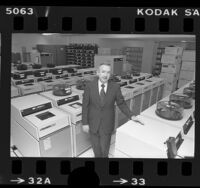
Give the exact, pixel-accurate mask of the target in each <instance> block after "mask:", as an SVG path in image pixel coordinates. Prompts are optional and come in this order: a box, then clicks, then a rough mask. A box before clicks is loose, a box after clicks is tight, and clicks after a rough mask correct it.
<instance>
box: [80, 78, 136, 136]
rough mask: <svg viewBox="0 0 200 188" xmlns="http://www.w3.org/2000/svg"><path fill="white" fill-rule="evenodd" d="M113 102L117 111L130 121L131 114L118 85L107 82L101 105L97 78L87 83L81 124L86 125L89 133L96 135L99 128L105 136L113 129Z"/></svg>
mask: <svg viewBox="0 0 200 188" xmlns="http://www.w3.org/2000/svg"><path fill="white" fill-rule="evenodd" d="M115 102H116V103H117V105H118V107H119V109H120V110H121V111H122V112H123V113H124V114H125V115H126V116H127V117H128V118H129V119H131V116H132V112H131V111H130V109H129V108H128V106H127V105H126V103H125V101H124V97H123V96H122V93H121V89H120V86H119V84H117V83H115V82H112V81H108V86H107V92H106V96H105V100H104V104H103V105H102V104H101V101H100V95H99V89H98V78H96V79H94V80H93V81H91V82H89V83H87V85H86V87H85V90H84V94H83V105H82V123H83V125H86V124H88V125H89V129H90V131H91V132H93V133H96V132H97V131H98V129H99V126H101V128H102V129H103V131H104V132H105V133H107V134H109V133H112V132H113V130H114V127H115Z"/></svg>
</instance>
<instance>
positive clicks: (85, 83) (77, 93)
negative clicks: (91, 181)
mask: <svg viewBox="0 0 200 188" xmlns="http://www.w3.org/2000/svg"><path fill="white" fill-rule="evenodd" d="M0 39H1V38H0ZM0 62H1V58H0ZM195 64H196V37H195V35H174V34H173V35H172V34H168V35H166V34H151V35H150V34H148V35H147V34H78V33H77V34H64V33H13V34H12V58H11V83H10V84H11V89H10V100H11V102H10V105H11V107H10V110H11V115H10V128H11V129H10V130H11V131H10V156H11V157H16V158H18V157H41V158H42V157H69V158H153V159H154V158H160V159H162V158H164V159H167V158H173V159H183V158H194V157H195V115H194V114H195Z"/></svg>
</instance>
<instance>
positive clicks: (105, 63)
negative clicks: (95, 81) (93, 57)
mask: <svg viewBox="0 0 200 188" xmlns="http://www.w3.org/2000/svg"><path fill="white" fill-rule="evenodd" d="M102 65H107V66H109V67H111V64H110V63H107V62H103V63H101V64H100V65H99V67H98V69H99V68H100V66H102Z"/></svg>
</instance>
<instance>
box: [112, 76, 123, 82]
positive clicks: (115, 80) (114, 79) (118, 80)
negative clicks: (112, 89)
mask: <svg viewBox="0 0 200 188" xmlns="http://www.w3.org/2000/svg"><path fill="white" fill-rule="evenodd" d="M109 80H110V81H113V82H120V81H121V80H120V79H119V78H118V77H117V75H116V74H113V75H111V76H110V79H109Z"/></svg>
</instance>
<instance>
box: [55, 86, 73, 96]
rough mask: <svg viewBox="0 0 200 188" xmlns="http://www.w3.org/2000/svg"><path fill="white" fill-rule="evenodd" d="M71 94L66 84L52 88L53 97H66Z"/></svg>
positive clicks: (69, 87)
mask: <svg viewBox="0 0 200 188" xmlns="http://www.w3.org/2000/svg"><path fill="white" fill-rule="evenodd" d="M71 94H72V89H71V86H70V85H68V84H56V85H54V86H53V95H55V96H67V95H71Z"/></svg>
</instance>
